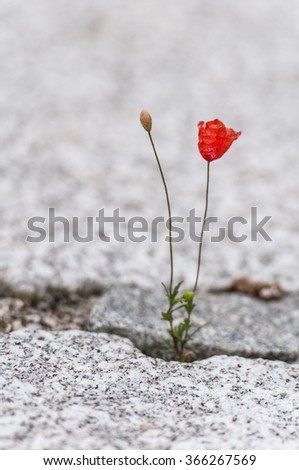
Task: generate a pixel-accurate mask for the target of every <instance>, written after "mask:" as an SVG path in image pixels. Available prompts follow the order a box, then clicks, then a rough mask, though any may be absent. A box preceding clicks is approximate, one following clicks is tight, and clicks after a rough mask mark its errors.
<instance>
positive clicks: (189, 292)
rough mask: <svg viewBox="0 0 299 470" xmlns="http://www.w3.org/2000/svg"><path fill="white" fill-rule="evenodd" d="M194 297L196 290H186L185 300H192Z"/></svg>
mask: <svg viewBox="0 0 299 470" xmlns="http://www.w3.org/2000/svg"><path fill="white" fill-rule="evenodd" d="M193 297H194V292H192V291H188V292H185V294H184V295H183V299H185V300H192V299H193Z"/></svg>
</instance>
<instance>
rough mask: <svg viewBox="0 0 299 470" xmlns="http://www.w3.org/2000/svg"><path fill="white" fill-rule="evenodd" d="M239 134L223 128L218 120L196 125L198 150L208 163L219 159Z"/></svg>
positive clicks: (201, 122)
mask: <svg viewBox="0 0 299 470" xmlns="http://www.w3.org/2000/svg"><path fill="white" fill-rule="evenodd" d="M240 135H241V132H235V131H234V130H233V129H229V128H228V127H225V125H224V124H223V122H221V121H219V119H214V121H208V122H204V121H200V122H199V123H198V150H199V152H200V153H201V155H202V157H203V158H204V159H205V160H207V161H208V162H212V161H213V160H217V159H218V158H221V157H222V155H224V154H225V152H227V150H228V149H229V148H230V146H231V144H232V143H233V142H234V140H237V139H238V137H239V136H240Z"/></svg>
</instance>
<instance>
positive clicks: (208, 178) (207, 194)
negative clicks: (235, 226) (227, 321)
mask: <svg viewBox="0 0 299 470" xmlns="http://www.w3.org/2000/svg"><path fill="white" fill-rule="evenodd" d="M210 163H211V162H208V165H207V184H206V206H205V212H204V216H203V222H202V227H201V234H200V241H199V250H198V260H197V272H196V279H195V284H194V288H193V292H196V290H197V285H198V277H199V271H200V261H201V251H202V245H203V234H204V229H205V224H206V219H207V213H208V205H209V184H210Z"/></svg>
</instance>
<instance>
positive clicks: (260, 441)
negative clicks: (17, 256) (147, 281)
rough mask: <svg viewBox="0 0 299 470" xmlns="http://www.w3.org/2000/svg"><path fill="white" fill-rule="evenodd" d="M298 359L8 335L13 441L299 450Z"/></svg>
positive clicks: (9, 435)
mask: <svg viewBox="0 0 299 470" xmlns="http://www.w3.org/2000/svg"><path fill="white" fill-rule="evenodd" d="M298 379H299V366H298V365H288V364H285V363H282V362H279V361H278V362H273V361H266V360H263V359H258V360H251V359H244V358H238V357H226V356H218V357H213V358H210V359H206V360H204V361H202V362H194V363H193V364H189V365H188V364H185V365H182V364H179V363H177V362H164V361H162V360H161V359H153V358H148V357H146V356H144V355H143V354H141V353H140V352H139V351H138V350H137V349H136V348H134V347H133V345H132V343H131V342H130V341H129V340H127V339H123V338H118V337H115V336H112V335H107V334H95V333H84V332H57V333H47V332H44V331H29V330H23V331H21V332H19V333H12V334H10V335H9V336H5V337H1V374H0V384H1V386H0V396H1V400H0V409H1V413H0V447H1V448H5V449H12V448H13V449H131V448H133V449H134V448H135V449H137V448H138V449H155V448H158V449H192V448H194V449H195V448H196V449H201V448H204V449H217V448H226V449H229V448H232V449H237V448H243V449H247V448H250V449H263V448H266V449H299V444H298V443H299V406H298V403H299V388H298Z"/></svg>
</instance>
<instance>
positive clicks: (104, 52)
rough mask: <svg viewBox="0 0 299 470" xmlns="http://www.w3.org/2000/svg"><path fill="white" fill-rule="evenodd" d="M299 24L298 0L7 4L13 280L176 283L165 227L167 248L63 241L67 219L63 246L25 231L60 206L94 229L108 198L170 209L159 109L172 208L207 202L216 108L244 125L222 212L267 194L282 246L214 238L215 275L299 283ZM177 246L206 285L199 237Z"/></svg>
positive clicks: (5, 184)
mask: <svg viewBox="0 0 299 470" xmlns="http://www.w3.org/2000/svg"><path fill="white" fill-rule="evenodd" d="M298 22H299V3H298V1H297V0H286V1H284V2H281V0H273V1H272V2H269V1H268V0H252V1H250V3H248V4H247V5H246V8H244V5H243V3H242V2H236V1H235V0H226V1H225V2H219V1H218V0H204V1H200V2H199V1H198V0H189V1H188V2H187V3H186V2H181V0H172V1H171V2H170V1H168V2H167V1H166V2H161V1H160V0H151V1H150V2H149V1H146V0H140V1H138V2H137V3H136V1H135V0H126V1H124V0H114V1H113V2H112V3H111V2H109V3H108V2H103V1H102V2H100V1H98V0H88V1H87V2H83V1H81V0H73V1H72V2H71V5H70V2H69V1H68V0H51V1H49V2H40V0H26V2H24V1H23V0H2V1H1V5H0V31H1V41H0V61H1V64H2V69H1V75H0V89H1V99H0V121H1V126H0V142H1V159H0V174H1V175H2V178H1V184H0V212H1V221H2V223H1V234H0V270H1V273H2V275H6V276H7V278H8V280H9V282H11V283H14V284H15V285H17V286H18V287H20V286H21V284H22V285H23V287H24V289H26V288H28V289H30V288H32V286H34V285H48V284H49V283H52V284H56V285H57V284H58V285H60V284H65V285H67V286H68V287H71V288H73V287H74V286H77V285H80V284H81V283H82V281H83V280H86V279H92V280H95V281H97V282H98V283H100V284H105V285H109V284H110V283H111V281H115V279H118V280H119V281H120V282H135V283H137V284H139V285H147V286H149V287H151V288H152V287H154V285H156V284H158V283H159V282H160V280H164V281H166V280H167V276H168V265H167V261H168V247H167V246H166V244H165V243H164V242H163V231H161V233H160V235H161V237H160V238H159V240H160V241H159V242H158V243H157V244H151V243H140V244H136V243H131V242H129V243H125V244H123V243H110V244H108V243H104V242H101V241H99V240H98V239H96V240H95V241H94V242H93V243H76V242H74V241H73V240H72V239H71V240H70V243H63V242H62V239H61V233H60V232H61V230H59V225H58V224H57V232H58V235H57V241H56V243H48V242H43V243H34V244H33V243H31V244H30V243H26V242H25V239H26V237H27V235H28V234H29V231H28V229H27V220H28V218H29V217H32V216H35V215H38V216H42V217H47V211H48V207H55V208H56V210H57V214H58V215H63V216H65V217H68V218H70V217H71V216H78V217H79V218H80V221H81V222H82V224H83V225H82V226H81V230H80V234H81V235H82V236H83V235H84V232H85V217H86V216H91V215H93V216H96V215H97V210H98V209H101V208H102V207H105V208H106V212H107V215H111V211H112V210H113V209H114V208H116V207H120V209H121V213H122V215H124V216H126V217H130V216H132V215H143V216H145V217H147V218H148V219H150V220H151V219H152V218H153V217H155V216H160V215H165V214H166V208H165V198H164V194H163V190H162V186H161V182H160V180H159V174H158V171H157V168H156V164H155V161H154V157H153V155H152V151H151V148H150V145H149V142H148V139H147V136H146V134H145V132H144V130H143V129H142V128H141V126H140V123H139V121H138V116H139V112H140V109H141V108H148V109H149V110H150V111H151V112H152V115H153V135H154V137H155V139H156V144H157V148H158V149H159V152H160V156H161V159H162V162H163V165H164V167H165V171H166V174H167V179H168V181H169V190H170V193H171V197H172V200H173V213H174V215H180V216H183V217H185V216H186V215H187V214H188V211H189V209H191V208H193V207H196V208H197V210H198V213H199V214H200V215H201V213H202V210H203V197H204V180H205V162H204V161H203V160H202V159H201V158H200V157H199V156H198V152H197V146H196V124H197V121H198V120H199V119H204V120H207V119H212V118H215V117H218V118H220V119H222V120H223V121H224V122H225V123H227V124H228V125H230V126H232V127H234V128H235V129H236V130H239V129H240V130H242V131H243V135H242V137H241V138H240V139H239V140H238V142H236V143H235V144H234V145H233V147H232V149H231V150H230V152H229V154H228V155H226V156H225V157H223V159H221V160H219V161H218V162H216V163H215V164H214V165H213V167H212V175H211V201H210V202H211V203H210V215H211V216H212V215H213V216H219V217H220V219H221V222H220V223H221V224H222V223H226V222H227V220H228V218H229V217H231V216H234V215H240V216H245V217H248V216H249V214H250V210H249V208H250V206H255V205H257V206H258V209H259V214H260V215H264V214H269V215H272V216H273V219H272V221H271V223H270V224H269V226H268V230H269V234H270V236H271V237H272V239H273V243H266V242H263V241H262V240H261V239H259V241H258V242H257V243H250V242H248V243H241V244H232V243H231V242H229V241H228V240H225V241H224V242H223V243H214V245H213V246H211V247H207V248H208V249H207V250H205V252H204V259H203V267H202V268H203V269H202V275H201V279H202V282H204V283H206V284H207V285H211V284H212V283H213V284H214V283H215V282H218V281H223V280H224V279H227V278H231V277H235V276H237V275H240V274H242V273H244V274H247V275H251V276H252V277H254V278H258V279H260V278H261V280H267V279H275V278H277V279H279V280H281V281H282V282H283V284H284V285H285V286H286V287H287V288H288V289H289V288H294V289H298V288H299V280H298V271H297V264H296V263H295V262H294V260H296V259H297V258H298V256H299V244H298V230H299V226H298V224H299V222H298V221H299V219H298V217H297V216H296V214H297V205H298V199H299V186H298V176H297V175H298V171H299V168H298V166H299V159H298V151H297V149H298V147H299V133H298V132H297V130H298V124H297V123H298V118H297V116H298V105H297V103H298V101H299V95H298V94H299V89H298V73H299V62H298V60H297V58H298V48H297V44H298V40H299V31H298ZM108 225H109V224H108ZM110 231H111V228H110V226H109V227H107V234H109V232H110ZM175 251H176V253H175V255H176V259H175V263H176V269H177V271H176V274H177V277H178V278H179V279H180V278H185V279H186V280H187V281H188V282H189V281H190V282H192V281H193V278H194V271H195V264H196V251H197V247H196V246H195V244H194V243H192V242H188V241H187V240H186V242H185V243H179V244H176V247H175ZM157 277H158V279H157Z"/></svg>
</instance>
